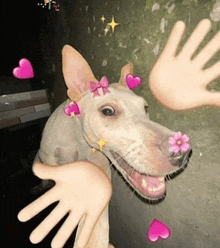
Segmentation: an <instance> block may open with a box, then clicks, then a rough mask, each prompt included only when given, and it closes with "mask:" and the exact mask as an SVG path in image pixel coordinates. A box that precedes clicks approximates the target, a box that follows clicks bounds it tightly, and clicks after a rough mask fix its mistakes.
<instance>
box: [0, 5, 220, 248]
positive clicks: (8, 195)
mask: <svg viewBox="0 0 220 248" xmlns="http://www.w3.org/2000/svg"><path fill="white" fill-rule="evenodd" d="M216 2H219V1H216V0H209V1H206V0H176V1H175V0H170V1H165V0H160V1H156V0H152V1H149V0H138V1H134V0H111V1H110V0H106V1H101V0H87V1H86V0H78V1H70V0H59V1H57V3H58V4H59V5H60V7H59V11H55V9H53V8H52V9H50V10H49V9H48V8H47V7H45V8H44V9H43V8H42V7H41V6H38V5H37V3H42V1H40V0H39V1H29V0H23V1H22V2H20V1H16V2H11V1H4V2H2V3H1V8H0V11H1V15H0V16H1V22H0V23H1V43H2V45H1V48H2V49H1V61H2V62H1V66H0V78H1V81H0V90H1V92H0V93H1V94H11V93H14V92H23V91H29V90H30V89H32V90H34V89H41V88H46V89H47V90H48V97H49V100H50V103H51V106H52V110H53V109H55V108H56V107H57V106H58V105H59V104H60V103H61V102H62V101H63V100H65V99H66V86H65V83H64V79H63V75H62V67H61V65H62V64H61V50H62V47H63V46H64V45H65V44H70V45H72V46H73V47H74V48H75V49H77V50H78V51H80V52H81V54H82V55H83V56H84V58H85V59H86V60H87V61H88V63H89V65H90V66H91V68H92V70H93V72H94V74H95V76H96V78H97V79H100V78H101V77H102V76H103V75H106V76H107V77H108V78H109V80H110V82H117V81H118V79H119V77H120V70H121V67H122V66H123V65H125V64H126V63H127V62H128V61H131V62H133V64H134V66H135V74H136V75H140V76H141V77H142V78H143V84H142V85H141V86H140V87H138V89H137V90H136V93H137V94H139V95H141V96H143V97H144V98H145V99H146V100H147V102H148V103H149V105H150V109H149V112H150V117H151V119H152V120H154V121H156V122H158V123H160V124H161V125H164V126H166V127H168V128H169V129H171V130H174V131H179V130H180V131H181V132H183V133H186V134H187V135H188V136H189V137H190V139H191V142H192V144H193V156H192V159H191V162H190V164H189V166H188V168H187V169H186V171H184V173H182V174H181V175H180V176H178V177H177V178H175V179H174V180H172V181H171V182H169V184H168V188H167V197H166V199H165V201H163V202H162V203H160V204H158V205H149V204H146V203H143V202H141V201H139V199H138V198H137V197H136V196H135V195H134V194H133V193H132V192H131V191H130V189H129V188H127V186H126V184H125V183H124V181H123V180H122V179H121V178H120V176H118V174H117V173H116V172H115V170H114V169H112V177H113V185H114V193H113V198H112V201H111V204H110V224H111V225H110V230H111V231H110V241H111V242H112V243H113V244H114V245H115V246H116V248H124V247H126V248H145V247H156V248H161V247H163V248H166V247H167V248H168V247H169V248H171V247H172V248H176V247H184V248H185V247H195V248H203V247H204V248H216V247H219V246H220V237H219V230H220V219H219V216H220V207H219V206H220V183H219V182H220V163H219V155H220V134H219V123H220V117H219V116H220V111H219V109H216V108H212V107H203V108H199V109H195V110H190V111H187V112H177V111H171V110H168V109H167V108H165V107H163V106H161V105H160V104H159V103H158V102H157V100H156V99H155V98H154V97H153V96H152V94H151V92H150V91H149V87H148V84H147V78H148V73H149V70H150V68H151V66H152V65H153V64H154V62H155V60H156V58H157V56H158V55H159V54H160V52H161V51H162V48H163V46H164V45H165V43H166V40H167V37H168V35H169V32H170V30H171V28H172V26H173V24H174V23H175V22H176V21H178V20H183V21H184V22H185V23H186V25H187V29H186V35H185V36H184V41H185V40H186V39H187V37H188V36H189V34H190V33H191V32H192V30H193V29H194V28H195V26H196V25H197V23H198V22H199V21H200V20H201V19H203V18H209V19H211V20H212V24H213V28H212V31H211V32H210V34H209V35H208V36H207V38H206V40H205V42H204V43H203V44H202V45H201V47H203V46H204V45H205V44H206V43H207V41H208V40H209V39H211V37H213V35H214V33H216V32H217V30H219V29H220V22H219V21H218V18H215V15H219V13H217V14H214V12H213V9H214V6H215V5H214V4H216ZM156 3H157V4H159V5H160V7H159V8H157V9H155V10H154V11H152V6H153V4H156ZM173 5H174V7H173V8H172V6H173ZM215 13H216V12H215ZM102 15H104V16H105V18H106V21H105V23H104V24H103V23H102V21H101V20H100V18H101V17H102ZM113 15H114V17H115V21H116V22H118V23H120V25H118V26H116V28H115V33H112V31H111V30H110V31H109V32H108V33H107V34H106V35H105V34H104V29H105V28H106V25H107V23H108V22H111V18H112V16H113ZM216 20H217V21H216ZM162 22H164V23H165V24H164V30H163V25H162ZM201 47H200V48H201ZM23 57H26V58H28V59H29V60H30V61H31V63H32V65H33V68H34V72H35V78H33V79H31V80H17V79H14V78H13V76H12V70H13V69H14V67H17V66H18V61H19V60H20V59H21V58H23ZM217 60H219V53H218V54H216V56H215V57H214V58H213V60H212V61H211V62H210V64H212V63H214V62H215V61H217ZM210 89H212V90H220V81H219V79H218V80H216V81H215V82H213V83H212V84H211V86H210ZM186 100H187V99H186ZM45 121H46V120H44V121H43V122H42V123H39V122H33V123H31V125H27V126H26V127H25V128H24V129H23V128H22V129H20V128H17V127H13V128H11V129H7V130H4V132H1V137H0V138H1V139H2V140H3V143H4V149H3V153H2V155H3V156H2V158H1V168H2V173H1V182H2V205H3V211H2V220H3V229H4V230H5V231H6V234H5V235H3V239H2V243H3V245H2V246H3V247H10V248H11V247H16V248H17V247H42V248H47V247H49V244H50V241H51V238H52V237H53V235H54V233H55V231H56V230H57V229H58V227H56V228H55V230H54V231H53V232H52V233H51V234H50V235H49V237H47V238H46V239H45V240H44V241H43V242H42V243H40V244H38V245H32V244H31V243H30V242H29V240H28V236H29V234H30V233H31V231H32V230H33V229H34V227H36V226H37V223H40V222H41V221H42V219H43V218H44V216H46V214H47V213H48V211H51V209H52V208H53V206H52V207H51V208H49V209H47V210H46V211H45V212H43V214H41V215H39V216H37V217H36V218H34V219H33V220H31V221H30V222H28V223H19V222H18V220H17V218H16V215H17V213H18V211H19V210H20V209H22V208H23V207H24V206H26V205H27V204H28V203H30V202H31V201H33V200H34V199H36V198H37V197H38V196H39V195H40V194H41V193H42V192H41V193H36V191H35V190H34V189H36V188H35V186H37V185H39V182H40V181H39V180H38V179H37V178H36V177H34V176H33V175H32V172H31V164H32V161H33V158H34V156H35V153H36V151H37V149H38V148H39V143H40V139H41V132H42V129H43V126H44V122H45ZM128 206H129V207H128ZM154 218H157V219H159V220H160V221H162V222H165V223H166V224H167V225H168V226H169V228H170V229H171V237H170V238H169V239H168V240H160V241H158V242H156V243H150V242H149V241H148V240H147V238H146V235H147V230H148V227H149V225H150V223H151V221H152V220H153V219H154ZM72 243H73V239H70V240H69V241H68V244H67V245H66V247H71V246H72Z"/></svg>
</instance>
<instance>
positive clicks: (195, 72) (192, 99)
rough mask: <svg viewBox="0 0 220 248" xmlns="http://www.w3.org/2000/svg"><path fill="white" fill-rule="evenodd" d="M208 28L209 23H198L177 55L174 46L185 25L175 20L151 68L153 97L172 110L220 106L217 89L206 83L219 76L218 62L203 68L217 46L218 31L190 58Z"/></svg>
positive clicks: (218, 45)
mask: <svg viewBox="0 0 220 248" xmlns="http://www.w3.org/2000/svg"><path fill="white" fill-rule="evenodd" d="M210 29H211V22H210V21H209V20H208V19H204V20H202V21H200V22H199V24H198V26H197V27H196V28H195V30H194V31H193V33H192V34H191V36H190V37H189V39H188V40H187V42H186V44H185V45H184V46H183V48H182V50H181V51H180V53H179V54H178V55H176V53H177V49H178V45H179V43H180V41H181V38H182V36H183V34H184V30H185V24H184V23H183V22H182V21H178V22H177V23H176V24H175V25H174V27H173V29H172V31H171V33H170V36H169V38H168V41H167V44H166V45H165V48H164V50H163V51H162V53H161V55H160V56H159V58H158V60H157V61H156V63H155V65H154V66H153V68H152V69H151V72H150V75H149V86H150V89H151V91H152V93H153V94H154V96H155V97H156V98H157V99H158V100H159V101H160V102H161V103H162V104H164V105H165V106H167V107H168V108H171V109H174V110H185V109H191V108H195V107H199V106H203V105H215V106H218V107H220V92H210V91H208V90H207V89H206V87H207V85H208V84H209V83H211V82H212V81H213V80H215V79H216V78H218V77H219V75H220V61H218V62H217V63H215V64H214V65H212V66H211V67H209V68H207V69H204V67H205V65H206V64H207V62H208V61H209V60H210V59H211V58H212V57H213V56H214V55H215V54H216V53H217V52H218V51H219V49H220V31H219V32H218V33H217V34H216V35H215V36H214V38H213V39H212V40H211V41H210V42H209V43H208V44H207V45H206V46H205V47H204V48H203V49H202V50H201V51H200V52H199V53H198V54H197V55H196V56H195V57H194V58H193V59H192V57H193V55H194V53H195V52H196V50H197V48H198V47H199V45H200V44H201V43H202V41H203V40H204V38H205V36H206V34H207V33H208V32H209V31H210Z"/></svg>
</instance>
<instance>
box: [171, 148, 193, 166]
mask: <svg viewBox="0 0 220 248" xmlns="http://www.w3.org/2000/svg"><path fill="white" fill-rule="evenodd" d="M191 156H192V149H189V150H188V151H187V152H180V153H177V154H175V153H172V154H171V156H170V157H169V160H170V162H171V164H172V165H173V166H179V167H181V166H183V165H185V164H187V163H188V161H189V158H190V157H191Z"/></svg>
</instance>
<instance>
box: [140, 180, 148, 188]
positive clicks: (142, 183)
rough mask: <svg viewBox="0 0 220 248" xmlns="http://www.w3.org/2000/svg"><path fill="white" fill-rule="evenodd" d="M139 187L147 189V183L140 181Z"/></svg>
mask: <svg viewBox="0 0 220 248" xmlns="http://www.w3.org/2000/svg"><path fill="white" fill-rule="evenodd" d="M141 185H142V186H143V188H145V189H146V188H147V182H146V181H145V179H142V182H141Z"/></svg>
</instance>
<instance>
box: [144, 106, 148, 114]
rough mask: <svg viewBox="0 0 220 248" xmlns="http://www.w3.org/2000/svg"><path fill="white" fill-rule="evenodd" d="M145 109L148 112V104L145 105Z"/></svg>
mask: <svg viewBox="0 0 220 248" xmlns="http://www.w3.org/2000/svg"><path fill="white" fill-rule="evenodd" d="M144 109H145V112H146V113H148V106H147V105H145V106H144Z"/></svg>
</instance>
